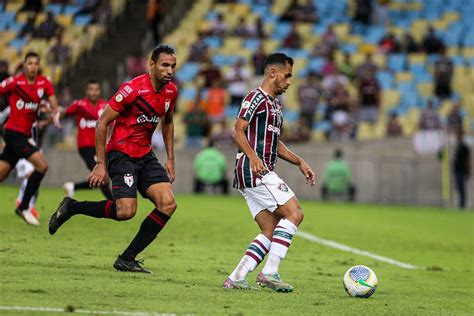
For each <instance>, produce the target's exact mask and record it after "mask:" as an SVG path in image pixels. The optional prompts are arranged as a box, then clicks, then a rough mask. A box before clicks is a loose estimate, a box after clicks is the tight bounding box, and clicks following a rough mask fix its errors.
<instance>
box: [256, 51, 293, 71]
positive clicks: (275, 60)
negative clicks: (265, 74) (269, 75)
mask: <svg viewBox="0 0 474 316" xmlns="http://www.w3.org/2000/svg"><path fill="white" fill-rule="evenodd" d="M293 63H294V61H293V58H291V57H289V56H287V55H285V54H283V53H273V54H270V55H268V56H267V58H265V62H264V63H263V68H264V69H265V68H267V67H268V66H270V65H275V64H278V65H281V66H285V65H286V64H290V65H291V66H293Z"/></svg>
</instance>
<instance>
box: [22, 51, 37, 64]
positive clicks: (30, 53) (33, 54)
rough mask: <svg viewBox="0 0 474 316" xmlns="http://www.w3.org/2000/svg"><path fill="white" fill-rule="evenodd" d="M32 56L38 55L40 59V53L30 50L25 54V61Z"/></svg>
mask: <svg viewBox="0 0 474 316" xmlns="http://www.w3.org/2000/svg"><path fill="white" fill-rule="evenodd" d="M30 57H36V58H38V60H39V59H40V55H39V54H38V53H35V52H28V53H26V55H25V60H24V61H25V62H26V61H27V60H28V58H30Z"/></svg>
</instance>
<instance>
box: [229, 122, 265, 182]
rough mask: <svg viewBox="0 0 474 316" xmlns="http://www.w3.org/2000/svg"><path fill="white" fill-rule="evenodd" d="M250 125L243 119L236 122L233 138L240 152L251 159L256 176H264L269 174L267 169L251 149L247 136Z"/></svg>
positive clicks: (251, 167)
mask: <svg viewBox="0 0 474 316" xmlns="http://www.w3.org/2000/svg"><path fill="white" fill-rule="evenodd" d="M248 126H249V123H248V122H247V121H246V120H244V119H243V118H238V119H237V120H235V124H234V128H233V130H232V137H233V138H234V140H235V142H236V143H237V146H239V148H240V150H241V151H242V152H243V153H244V154H245V155H246V156H247V157H248V158H249V160H250V169H251V170H252V173H253V174H255V175H263V174H265V173H266V172H267V169H266V168H265V166H264V165H263V162H262V160H261V159H260V158H259V157H258V156H257V154H256V153H255V151H254V150H253V149H252V147H250V144H249V141H248V140H247V137H246V135H245V131H246V130H247V128H248Z"/></svg>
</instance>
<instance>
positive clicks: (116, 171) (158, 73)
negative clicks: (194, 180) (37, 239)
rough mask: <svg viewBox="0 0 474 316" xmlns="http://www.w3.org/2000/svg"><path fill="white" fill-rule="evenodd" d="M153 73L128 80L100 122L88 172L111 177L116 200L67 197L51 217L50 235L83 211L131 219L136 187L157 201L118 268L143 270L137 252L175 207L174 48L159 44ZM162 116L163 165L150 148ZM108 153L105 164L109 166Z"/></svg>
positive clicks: (100, 180) (97, 180) (99, 179)
mask: <svg viewBox="0 0 474 316" xmlns="http://www.w3.org/2000/svg"><path fill="white" fill-rule="evenodd" d="M149 67H150V73H149V74H144V75H141V76H138V77H135V78H133V79H132V80H130V81H129V82H126V83H124V84H123V85H122V86H121V87H120V89H119V90H118V92H117V93H116V94H115V95H114V96H113V97H112V99H111V100H110V101H109V105H108V106H107V107H106V109H105V111H104V112H103V113H102V115H101V116H100V118H99V121H98V122H97V127H96V139H95V142H96V152H97V164H96V165H95V167H94V169H93V171H92V173H91V174H90V176H89V183H90V184H91V185H92V186H93V187H97V186H101V185H103V184H105V182H106V179H107V172H108V176H109V177H110V179H111V181H112V193H113V196H114V199H115V200H105V201H99V202H79V201H76V200H73V199H71V198H69V197H66V198H64V199H63V201H62V202H61V203H60V205H59V207H58V209H57V210H56V211H55V212H54V213H53V214H52V215H51V218H50V221H49V232H50V234H54V233H56V231H57V230H58V228H59V227H60V226H61V225H62V224H63V223H64V222H66V221H67V220H68V219H70V218H71V216H74V215H77V214H82V215H86V216H91V217H96V218H100V217H102V218H110V219H114V220H119V221H123V220H128V219H131V218H132V217H133V216H135V213H136V212H137V191H139V192H140V194H141V195H142V196H143V197H145V198H148V199H149V200H151V201H152V202H153V204H154V205H155V209H154V210H153V211H151V213H150V214H149V215H148V216H147V217H146V218H145V220H144V221H143V222H142V224H141V226H140V229H139V231H138V233H137V235H136V236H135V238H134V239H133V240H132V242H131V243H130V245H129V246H128V247H127V249H126V250H125V251H124V252H123V253H122V254H121V255H120V256H119V257H118V258H117V260H116V261H115V263H114V268H115V269H117V270H121V271H130V272H145V273H151V272H150V271H148V270H146V269H144V268H143V267H142V266H141V265H140V263H141V262H139V261H137V260H136V256H137V255H138V254H139V253H140V252H141V251H142V250H143V249H145V248H146V247H147V246H148V245H149V244H150V243H151V242H152V241H153V240H154V239H155V238H156V236H157V235H158V233H159V232H160V231H161V229H162V228H163V227H164V226H165V224H166V222H167V221H168V220H169V219H170V217H171V215H172V214H173V213H174V211H175V210H176V202H175V199H174V195H173V188H172V186H171V183H172V182H173V181H174V178H175V168H174V149H173V134H174V124H173V110H174V107H175V103H176V98H177V89H176V86H175V85H174V84H173V83H172V82H171V79H172V78H173V74H174V71H175V67H176V55H175V53H174V49H173V48H171V47H169V46H165V45H162V46H158V47H157V48H155V49H154V50H153V52H152V55H151V60H150V61H149ZM114 121H115V125H114V130H113V133H112V136H111V138H110V140H109V142H108V143H107V148H106V146H105V142H106V135H107V127H108V126H109V125H110V124H111V123H112V122H114ZM160 121H162V132H163V140H164V142H165V148H166V153H167V161H166V164H165V167H163V166H162V165H161V164H160V163H159V162H158V159H157V158H156V156H155V155H154V154H153V151H152V148H151V137H152V135H153V132H154V131H155V128H156V126H157V124H158V123H159V122H160ZM106 152H107V168H106Z"/></svg>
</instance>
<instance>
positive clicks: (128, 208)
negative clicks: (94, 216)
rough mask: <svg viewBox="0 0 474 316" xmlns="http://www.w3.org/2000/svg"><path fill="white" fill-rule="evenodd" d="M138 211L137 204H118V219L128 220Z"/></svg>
mask: <svg viewBox="0 0 474 316" xmlns="http://www.w3.org/2000/svg"><path fill="white" fill-rule="evenodd" d="M136 213H137V205H136V204H135V205H133V204H125V205H117V219H118V220H119V221H126V220H128V219H131V218H133V217H134V216H135V214H136Z"/></svg>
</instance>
